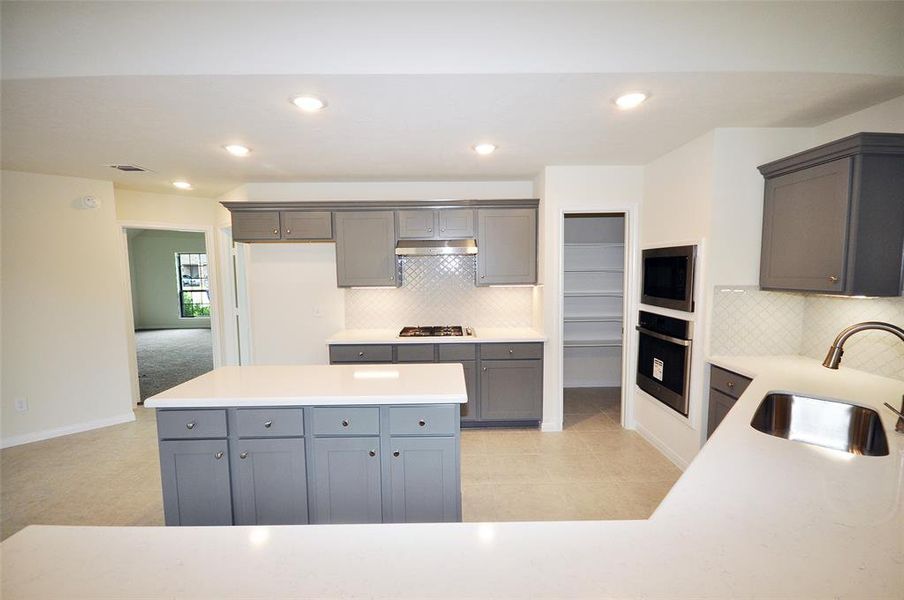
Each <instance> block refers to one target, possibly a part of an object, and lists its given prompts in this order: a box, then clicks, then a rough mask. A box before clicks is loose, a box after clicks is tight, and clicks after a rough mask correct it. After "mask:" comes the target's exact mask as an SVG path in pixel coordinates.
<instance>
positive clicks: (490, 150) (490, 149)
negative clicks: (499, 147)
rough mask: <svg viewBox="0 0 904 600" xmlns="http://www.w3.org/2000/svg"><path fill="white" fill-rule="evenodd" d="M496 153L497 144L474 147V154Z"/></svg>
mask: <svg viewBox="0 0 904 600" xmlns="http://www.w3.org/2000/svg"><path fill="white" fill-rule="evenodd" d="M495 151H496V144H477V145H476V146H474V152H476V153H477V154H483V155H487V154H492V153H493V152H495Z"/></svg>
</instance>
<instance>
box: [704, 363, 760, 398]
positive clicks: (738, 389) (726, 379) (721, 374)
mask: <svg viewBox="0 0 904 600" xmlns="http://www.w3.org/2000/svg"><path fill="white" fill-rule="evenodd" d="M751 381H752V380H750V379H748V378H746V377H744V376H743V375H738V374H737V373H732V372H731V371H726V370H725V369H720V368H719V367H716V366H713V367H711V369H710V372H709V387H711V388H712V389H714V390H719V391H720V392H722V393H723V394H728V395H729V396H731V397H732V398H740V397H741V394H743V393H744V390H746V389H747V386H748V385H750V382H751Z"/></svg>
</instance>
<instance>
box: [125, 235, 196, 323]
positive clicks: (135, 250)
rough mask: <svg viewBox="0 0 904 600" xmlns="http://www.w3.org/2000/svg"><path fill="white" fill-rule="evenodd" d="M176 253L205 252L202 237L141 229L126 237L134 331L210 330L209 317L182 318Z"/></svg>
mask: <svg viewBox="0 0 904 600" xmlns="http://www.w3.org/2000/svg"><path fill="white" fill-rule="evenodd" d="M130 231H133V230H130ZM177 252H198V253H201V254H205V253H207V248H206V246H205V244H204V234H203V233H200V232H193V231H169V230H166V229H141V230H138V232H137V234H136V235H131V236H129V267H130V275H131V284H132V311H133V312H132V314H133V317H134V320H135V329H179V328H205V329H209V328H210V318H209V317H191V318H182V315H181V313H180V305H179V281H178V275H177V273H178V271H177V267H176V262H175V255H176V253H177Z"/></svg>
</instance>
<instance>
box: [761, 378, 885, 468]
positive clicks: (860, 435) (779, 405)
mask: <svg viewBox="0 0 904 600" xmlns="http://www.w3.org/2000/svg"><path fill="white" fill-rule="evenodd" d="M750 425H751V427H753V428H754V429H756V430H757V431H762V432H763V433H768V434H769V435H774V436H775V437H780V438H785V439H788V440H792V441H795V442H803V443H805V444H813V445H814V446H822V447H824V448H834V449H835V450H844V451H845V452H850V453H851V454H863V455H866V456H885V455H887V454H888V440H887V439H886V438H885V430H884V429H883V428H882V422H881V421H880V419H879V413H877V412H876V411H874V410H872V409H870V408H865V407H863V406H856V405H854V404H848V403H847V402H838V401H835V400H821V399H819V398H810V397H808V396H799V395H797V394H785V393H771V394H768V395H767V396H766V397H765V398H763V401H762V402H760V406H759V407H758V408H757V409H756V413H754V415H753V419H752V420H751V421H750Z"/></svg>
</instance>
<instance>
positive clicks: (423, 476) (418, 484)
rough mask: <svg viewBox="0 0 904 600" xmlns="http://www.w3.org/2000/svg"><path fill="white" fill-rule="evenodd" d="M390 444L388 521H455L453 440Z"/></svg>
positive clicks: (414, 439)
mask: <svg viewBox="0 0 904 600" xmlns="http://www.w3.org/2000/svg"><path fill="white" fill-rule="evenodd" d="M390 443H391V447H390V450H391V456H390V458H389V460H390V477H391V484H390V488H391V490H392V521H393V522H394V523H440V522H447V521H458V520H459V515H458V507H459V504H460V500H459V495H460V491H459V485H458V475H457V468H456V466H457V465H456V462H455V461H456V453H455V438H454V437H393V438H392V439H391V441H390Z"/></svg>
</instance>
